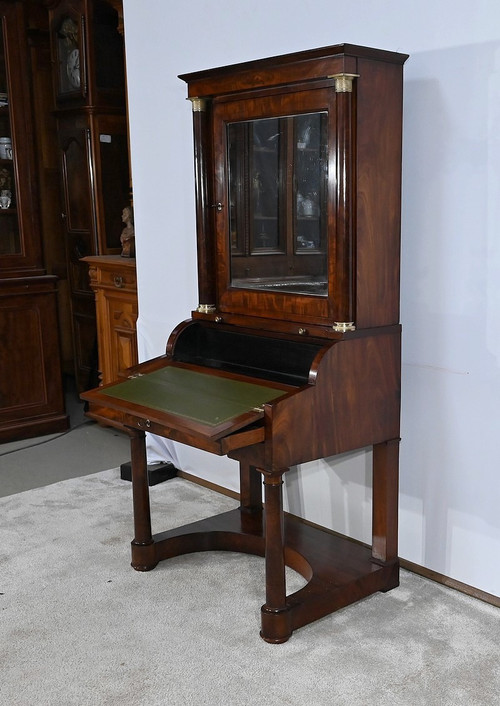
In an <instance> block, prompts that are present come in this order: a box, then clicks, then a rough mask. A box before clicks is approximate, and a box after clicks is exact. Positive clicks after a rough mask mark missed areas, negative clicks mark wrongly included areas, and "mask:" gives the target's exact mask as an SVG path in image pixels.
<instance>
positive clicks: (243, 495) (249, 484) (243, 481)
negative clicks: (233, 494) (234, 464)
mask: <svg viewBox="0 0 500 706" xmlns="http://www.w3.org/2000/svg"><path fill="white" fill-rule="evenodd" d="M240 501H241V509H242V510H244V511H246V512H261V511H262V477H261V475H260V473H259V471H258V470H257V469H256V468H255V466H252V465H251V464H250V463H248V462H247V461H240Z"/></svg>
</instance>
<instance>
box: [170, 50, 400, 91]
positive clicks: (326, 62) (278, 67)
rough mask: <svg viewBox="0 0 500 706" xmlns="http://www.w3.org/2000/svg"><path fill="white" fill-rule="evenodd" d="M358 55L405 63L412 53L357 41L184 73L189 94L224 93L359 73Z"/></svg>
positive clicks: (370, 58)
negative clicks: (385, 48) (386, 49)
mask: <svg viewBox="0 0 500 706" xmlns="http://www.w3.org/2000/svg"><path fill="white" fill-rule="evenodd" d="M358 59H365V60H373V61H383V62H387V63H392V64H400V65H401V64H404V62H405V61H406V60H407V59H408V54H401V53H399V52H392V51H385V50H382V49H372V48H370V47H362V46H357V45H354V44H335V45H332V46H329V47H321V48H318V49H309V50H307V51H301V52H294V53H291V54H283V55H280V56H274V57H269V58H267V59H257V60H255V61H246V62H242V63H238V64H232V65H228V66H220V67H217V68H214V69H205V70H203V71H194V72H192V73H187V74H181V75H180V76H179V78H180V79H182V80H183V81H185V82H186V83H187V84H188V86H189V89H188V93H189V97H201V96H210V95H214V94H217V95H220V94H221V93H234V92H236V91H241V90H248V89H252V88H255V87H257V86H278V85H280V84H285V83H286V84H290V83H294V82H299V81H311V80H316V81H317V80H320V79H327V78H328V77H329V76H332V75H333V74H340V73H351V74H356V73H358V70H357V68H358Z"/></svg>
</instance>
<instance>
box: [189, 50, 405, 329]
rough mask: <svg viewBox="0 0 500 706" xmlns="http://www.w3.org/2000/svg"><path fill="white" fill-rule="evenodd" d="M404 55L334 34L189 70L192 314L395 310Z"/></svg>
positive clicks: (280, 322) (350, 322)
mask: <svg viewBox="0 0 500 706" xmlns="http://www.w3.org/2000/svg"><path fill="white" fill-rule="evenodd" d="M406 58H407V57H406V55H404V54H396V53H394V52H386V51H381V50H378V49H371V48H368V47H359V46H353V45H350V44H339V45H334V46H331V47H320V48H319V49H313V50H310V51H305V52H297V53H293V54H287V55H285V56H276V57H270V58H268V59H259V60H257V61H252V62H245V63H242V64H235V65H233V66H222V67H219V68H214V69H209V70H207V71H198V72H196V73H191V74H185V75H183V76H181V78H182V79H183V80H184V81H186V83H187V84H188V97H189V99H190V100H191V103H192V109H193V128H194V157H195V160H194V161H195V183H196V225H197V244H198V295H199V304H198V307H197V309H196V311H195V312H194V315H195V316H196V317H200V318H204V319H212V320H213V321H214V322H215V323H220V322H224V323H226V324H235V325H238V326H240V325H245V326H249V327H251V328H262V329H270V330H272V331H282V332H284V333H290V332H292V333H294V334H299V335H303V336H322V337H323V336H326V337H336V336H341V335H343V334H345V333H347V332H353V331H355V330H358V329H362V328H370V327H378V326H384V325H388V324H391V325H392V324H396V323H398V322H399V235H400V211H401V201H400V198H401V139H402V130H401V124H402V121H401V116H402V78H403V71H402V67H403V64H404V61H405V60H406Z"/></svg>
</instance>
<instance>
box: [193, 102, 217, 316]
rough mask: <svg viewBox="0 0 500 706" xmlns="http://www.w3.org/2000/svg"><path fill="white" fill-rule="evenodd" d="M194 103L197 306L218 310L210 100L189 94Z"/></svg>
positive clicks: (199, 309) (204, 310) (207, 309)
mask: <svg viewBox="0 0 500 706" xmlns="http://www.w3.org/2000/svg"><path fill="white" fill-rule="evenodd" d="M189 100H190V101H191V105H192V107H193V139H194V175H195V196H196V235H197V245H198V309H197V311H199V312H202V313H209V312H211V311H214V310H215V280H214V278H213V277H211V273H212V272H213V271H214V267H215V262H214V258H215V244H214V241H213V237H212V223H211V218H212V213H211V209H210V205H211V204H210V200H209V198H210V196H209V186H208V173H207V164H208V163H209V140H208V116H207V105H208V104H207V101H206V100H204V99H200V98H196V97H193V98H189Z"/></svg>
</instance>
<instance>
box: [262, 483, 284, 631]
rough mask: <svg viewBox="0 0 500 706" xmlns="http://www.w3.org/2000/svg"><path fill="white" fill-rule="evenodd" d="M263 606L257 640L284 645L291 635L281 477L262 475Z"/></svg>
mask: <svg viewBox="0 0 500 706" xmlns="http://www.w3.org/2000/svg"><path fill="white" fill-rule="evenodd" d="M264 503H265V512H266V518H265V543H266V603H265V605H263V606H262V608H261V620H262V629H261V633H260V634H261V637H262V638H263V639H264V640H265V641H266V642H272V643H280V642H286V640H288V638H289V637H290V635H291V634H292V628H291V620H290V612H289V610H288V608H287V605H286V582H285V536H284V523H283V478H282V475H271V474H267V473H265V474H264Z"/></svg>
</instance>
